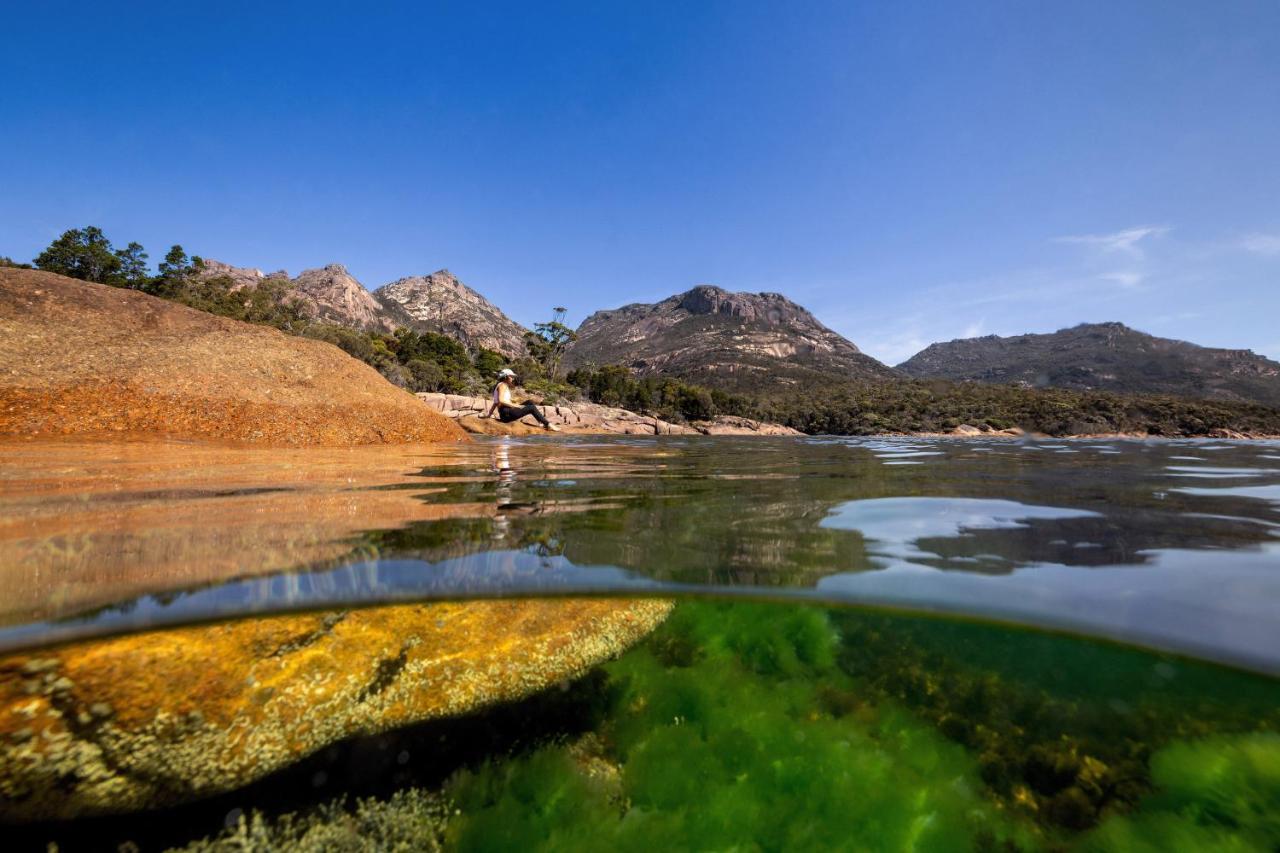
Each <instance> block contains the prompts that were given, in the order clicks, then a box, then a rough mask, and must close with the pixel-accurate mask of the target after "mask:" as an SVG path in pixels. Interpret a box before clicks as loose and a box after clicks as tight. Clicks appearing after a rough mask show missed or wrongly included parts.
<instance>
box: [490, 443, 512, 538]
mask: <svg viewBox="0 0 1280 853" xmlns="http://www.w3.org/2000/svg"><path fill="white" fill-rule="evenodd" d="M493 469H494V471H496V472H497V473H498V486H497V488H496V489H495V490H494V502H495V503H496V504H497V506H498V511H497V513H496V514H495V515H494V517H493V538H494V539H506V538H507V534H508V533H509V532H510V531H511V519H510V518H508V516H507V512H506V507H508V506H510V505H511V486H512V485H513V484H514V483H515V481H516V469H515V468H513V467H512V466H511V447H510V445H509V444H508V443H507V442H505V441H504V442H501V443H500V444H498V445H497V446H495V447H494V449H493Z"/></svg>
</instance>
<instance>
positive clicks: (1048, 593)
mask: <svg viewBox="0 0 1280 853" xmlns="http://www.w3.org/2000/svg"><path fill="white" fill-rule="evenodd" d="M1064 449H1069V450H1075V451H1079V452H1077V453H1073V454H1070V455H1067V454H1063V453H1061V452H1060V451H1061V450H1064ZM5 452H6V454H7V455H6V456H5V458H3V469H4V472H5V473H4V477H5V479H4V481H2V482H3V488H4V497H3V503H2V504H0V510H2V511H3V517H4V518H5V519H6V521H5V522H4V525H3V527H0V537H3V538H0V572H3V573H4V574H3V579H4V581H5V584H6V588H7V589H8V590H9V594H8V595H7V596H6V598H5V600H4V606H3V608H0V622H2V623H3V626H2V627H0V649H14V648H19V647H22V646H25V645H31V644H36V643H40V642H47V641H50V640H53V639H63V638H71V637H77V636H91V635H94V634H97V633H103V632H118V631H128V630H135V629H137V628H139V627H144V626H149V625H164V624H180V623H183V622H187V621H192V620H200V619H207V618H213V617H222V616H228V615H241V614H245V613H265V612H272V611H278V610H290V609H300V608H328V607H334V606H350V605H353V604H362V603H376V602H384V601H396V600H406V599H420V598H451V597H464V598H465V597H472V596H487V595H508V596H509V595H522V594H537V595H543V594H581V593H601V592H617V591H624V592H629V593H630V592H644V593H659V592H681V593H683V592H690V591H715V592H730V593H734V594H745V595H769V596H787V597H790V596H797V597H801V598H803V599H806V600H813V601H822V602H827V603H837V604H839V603H857V604H874V605H887V606H895V607H907V608H911V609H921V610H925V611H936V612H947V613H958V614H963V615H969V616H980V617H988V618H998V619H1004V620H1011V621H1015V622H1020V623H1023V624H1027V625H1031V626H1036V627H1045V628H1055V629H1063V630H1070V631H1078V632H1082V633H1086V634H1090V635H1095V636H1103V637H1108V638H1112V639H1117V640H1121V641H1125V642H1131V643H1139V644H1143V645H1147V646H1151V647H1154V648H1158V649H1162V650H1171V651H1177V652H1182V653H1187V654H1192V655H1196V656H1199V657H1204V658H1208V659H1212V660H1217V661H1222V662H1228V663H1232V664H1235V665H1241V666H1246V667H1250V668H1253V669H1258V670H1261V671H1265V672H1270V673H1275V672H1278V671H1280V616H1278V615H1277V613H1278V612H1280V608H1277V607H1276V606H1275V603H1276V602H1278V601H1280V468H1277V466H1276V465H1275V461H1274V458H1275V456H1276V455H1277V446H1276V444H1275V443H1266V442H1241V443H1222V442H1212V441H1200V442H1197V441H1177V442H1137V441H1123V440H1119V441H1074V442H1062V441H1056V442H1052V443H1035V442H1016V441H1007V440H1006V441H999V440H990V441H977V440H945V439H939V440H929V439H919V438H912V439H901V440H893V439H842V438H812V439H799V440H794V439H759V438H748V439H731V438H724V439H713V440H707V439H680V438H664V439H657V440H655V439H637V438H617V439H613V438H610V439H603V438H599V437H590V438H580V439H555V440H541V439H533V440H524V441H519V440H503V441H488V442H477V443H476V444H475V445H474V446H472V447H469V448H465V449H461V450H457V451H452V450H451V451H448V452H445V451H437V450H429V449H428V450H422V449H419V450H417V451H414V450H403V449H398V450H390V451H388V450H383V451H380V452H379V451H372V450H361V451H345V452H344V451H287V452H285V451H280V452H271V451H261V450H255V451H241V452H231V451H218V450H215V449H210V448H200V447H195V446H183V445H167V446H164V447H161V448H157V447H148V446H146V445H135V446H132V447H123V448H122V447H120V446H112V445H83V444H80V445H77V444H63V445H54V446H48V445H45V446H42V448H41V449H40V451H39V452H32V451H31V450H30V449H24V448H22V447H11V448H9V449H8V450H7V451H5ZM1201 460H1202V461H1201ZM903 461H911V462H912V463H914V464H912V465H897V464H894V463H899V462H903Z"/></svg>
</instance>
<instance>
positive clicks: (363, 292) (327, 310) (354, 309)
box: [289, 264, 405, 332]
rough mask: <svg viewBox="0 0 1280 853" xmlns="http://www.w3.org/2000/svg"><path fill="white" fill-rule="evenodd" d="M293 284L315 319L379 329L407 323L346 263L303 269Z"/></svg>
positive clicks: (342, 324)
mask: <svg viewBox="0 0 1280 853" xmlns="http://www.w3.org/2000/svg"><path fill="white" fill-rule="evenodd" d="M289 284H290V286H291V287H292V288H293V290H294V292H295V293H297V294H298V296H300V297H301V298H302V302H303V304H304V305H305V306H307V313H308V314H310V315H311V316H312V317H313V318H314V319H317V320H323V321H327V322H330V323H337V324H338V325H340V326H353V327H355V328H358V329H367V330H370V331H377V332H390V331H392V330H394V329H395V328H397V327H398V326H402V325H405V323H404V322H403V318H401V317H400V316H396V315H393V314H392V312H391V311H389V310H388V309H387V308H386V306H384V305H383V304H382V303H381V302H379V301H378V300H377V299H376V298H374V295H373V294H372V293H370V292H369V290H368V288H366V287H365V286H364V285H363V284H361V283H360V282H359V281H357V280H356V279H355V277H354V276H353V275H351V273H349V272H347V268H346V267H344V266H343V265H342V264H329V265H328V266H324V267H320V268H319V269H312V270H303V271H302V272H301V273H299V274H298V277H297V278H295V279H293V280H291V281H290V282H289Z"/></svg>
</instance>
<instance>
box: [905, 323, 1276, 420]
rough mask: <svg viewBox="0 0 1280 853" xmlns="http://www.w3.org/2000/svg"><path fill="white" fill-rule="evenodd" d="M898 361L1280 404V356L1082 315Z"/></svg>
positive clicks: (938, 370)
mask: <svg viewBox="0 0 1280 853" xmlns="http://www.w3.org/2000/svg"><path fill="white" fill-rule="evenodd" d="M898 369H899V370H901V371H903V372H904V373H906V374H909V375H910V376H913V377H916V378H921V379H956V380H973V381H978V382H997V383H1020V384H1024V385H1029V386H1050V387H1056V388H1073V389H1077V390H1091V389H1098V390H1104V391H1115V392H1121V393H1142V394H1171V395H1175V396H1180V397H1193V398H1197V399H1209V400H1233V401H1250V402H1257V403H1263V404H1266V405H1271V406H1280V363H1277V362H1274V361H1271V360H1270V359H1267V358H1263V357H1262V356H1260V355H1257V354H1255V353H1253V352H1250V351H1249V350H1229V349H1213V348H1210V347H1201V346H1197V345H1195V344H1191V343H1187V342H1185V341H1177V340H1171V339H1169V338H1158V337H1155V336H1153V335H1149V334H1146V333H1144V332H1139V331H1136V330H1134V329H1131V328H1129V327H1128V326H1125V325H1123V324H1122V323H1084V324H1081V325H1079V326H1074V327H1072V328H1070V329H1062V330H1060V331H1057V332H1054V333H1052V334H1033V335H1017V336H1014V337H1007V338H1002V337H997V336H996V335H987V336H986V337H981V338H966V339H962V340H955V341H949V342H947V343H937V344H932V345H931V346H929V347H927V348H926V349H924V350H922V351H921V352H919V353H917V354H916V355H914V356H912V357H911V358H910V359H908V360H907V361H905V362H903V363H902V364H900V365H898Z"/></svg>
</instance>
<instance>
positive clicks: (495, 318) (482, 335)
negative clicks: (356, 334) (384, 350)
mask: <svg viewBox="0 0 1280 853" xmlns="http://www.w3.org/2000/svg"><path fill="white" fill-rule="evenodd" d="M375 296H376V297H377V298H378V300H379V301H381V302H382V303H383V304H384V305H388V306H393V307H395V308H399V309H402V310H403V312H404V313H406V314H407V315H408V316H409V317H411V318H412V320H413V326H414V328H417V329H418V330H420V331H426V332H436V333H439V334H444V335H449V336H451V337H455V338H457V339H458V340H460V341H462V342H463V343H464V344H466V345H467V346H469V347H473V348H474V347H485V348H486V349H491V350H494V351H496V352H500V353H502V354H504V355H508V356H519V355H523V354H524V351H525V349H524V335H525V332H526V330H525V328H524V327H523V326H521V325H519V324H518V323H516V322H515V321H514V320H512V319H511V318H510V317H508V316H507V315H506V314H503V313H502V311H501V310H500V309H499V308H498V306H496V305H494V304H493V303H492V302H490V301H489V300H488V299H485V298H484V297H483V296H481V295H480V294H479V293H477V292H476V291H475V290H472V289H471V288H470V287H468V286H467V285H465V284H463V283H462V282H461V281H459V280H458V278H457V276H455V275H454V274H453V273H451V272H449V271H448V270H439V271H438V272H433V273H431V275H415V276H409V277H407V278H401V279H397V280H396V281H393V282H392V283H391V284H388V285H385V286H383V287H380V288H378V290H377V291H376V292H375Z"/></svg>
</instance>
